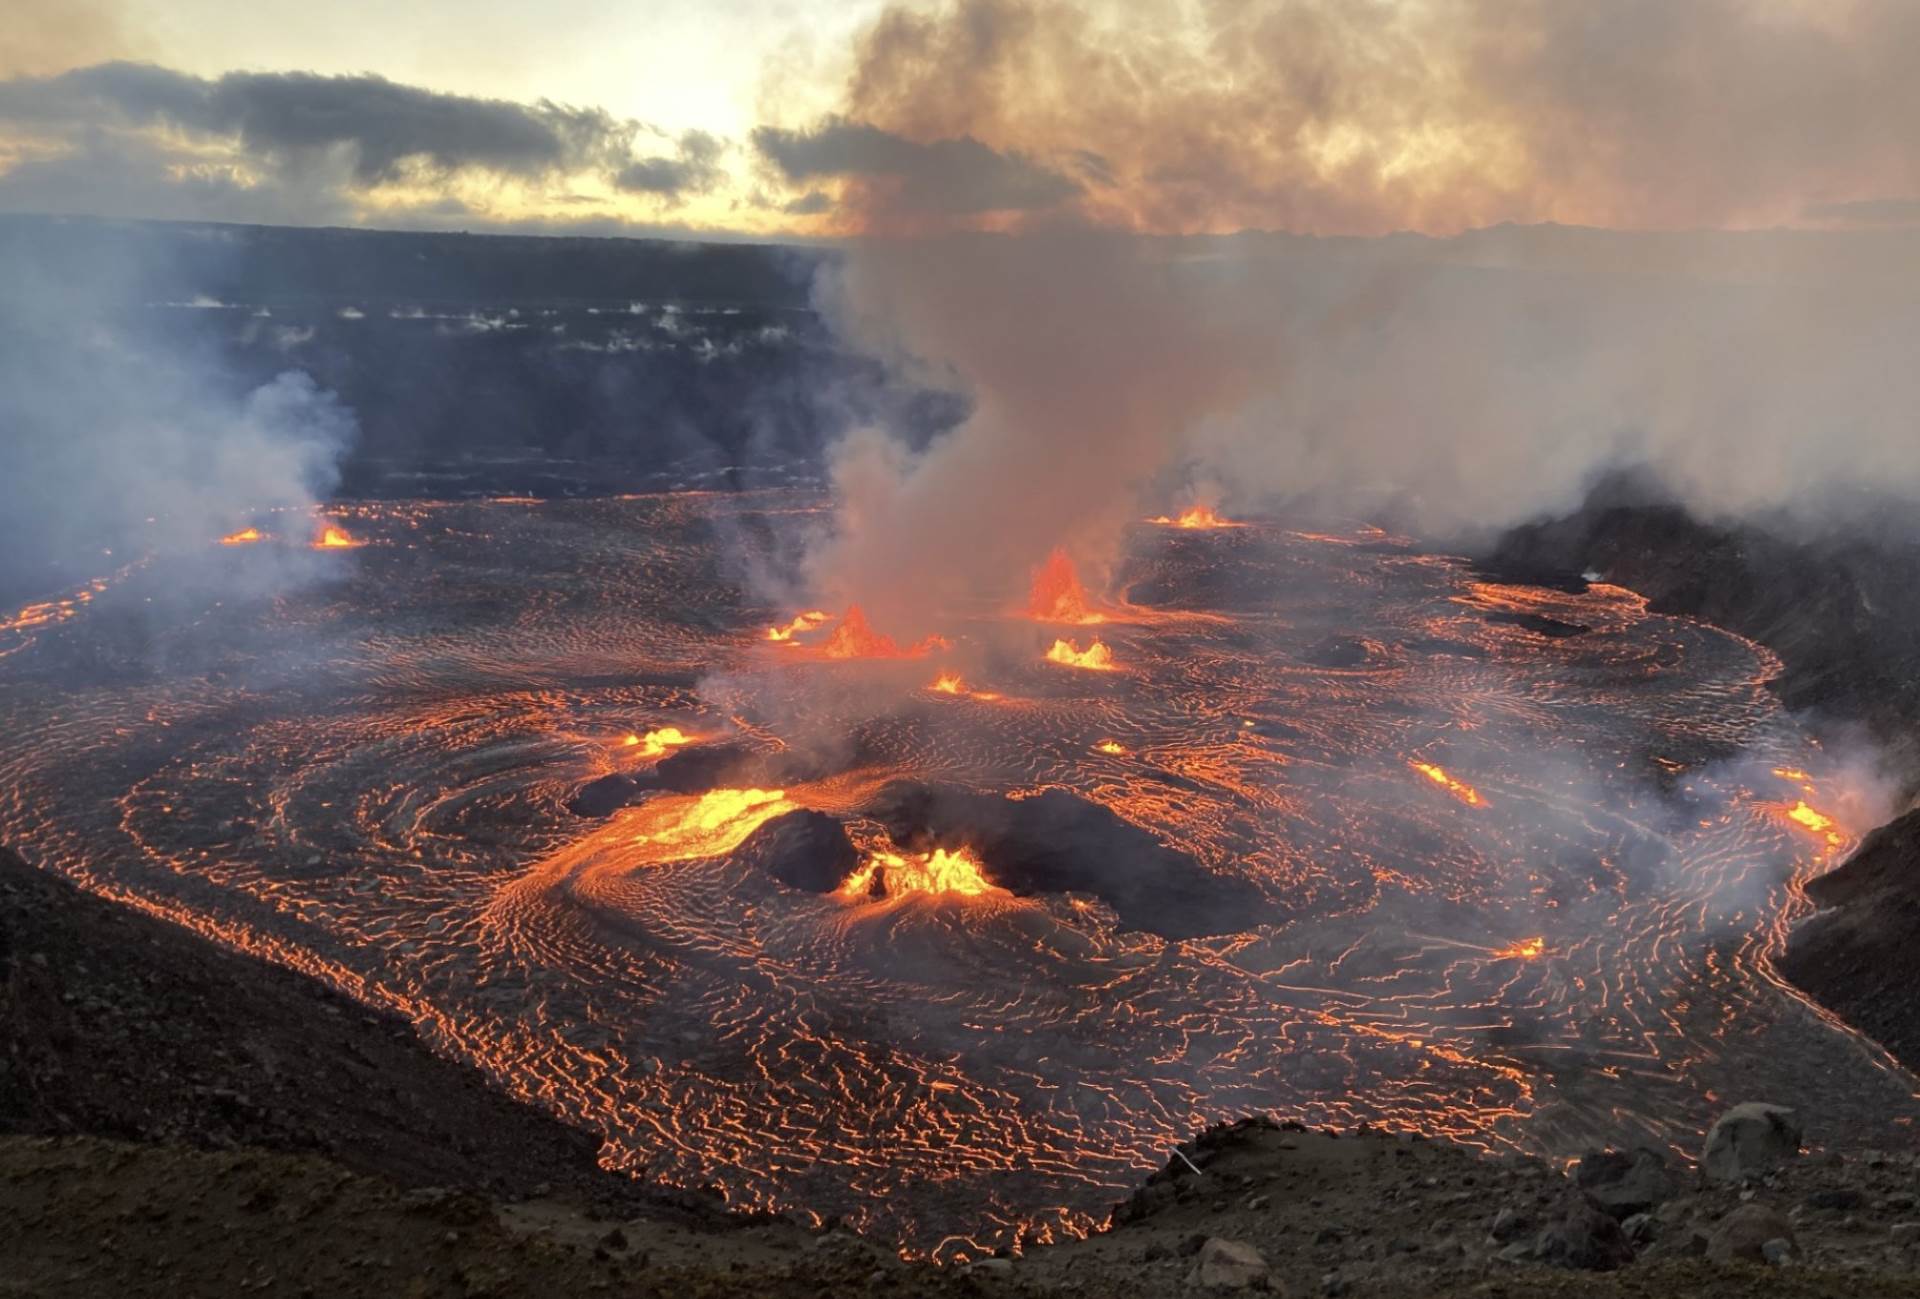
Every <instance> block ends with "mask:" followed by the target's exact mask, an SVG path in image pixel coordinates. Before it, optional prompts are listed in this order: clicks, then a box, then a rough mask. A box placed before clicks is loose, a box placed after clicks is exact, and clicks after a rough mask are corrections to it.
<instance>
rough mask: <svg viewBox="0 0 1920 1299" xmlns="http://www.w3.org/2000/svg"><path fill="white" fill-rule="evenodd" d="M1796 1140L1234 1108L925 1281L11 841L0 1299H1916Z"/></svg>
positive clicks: (1817, 1136) (1894, 1223)
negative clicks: (1707, 1167) (1529, 1148)
mask: <svg viewBox="0 0 1920 1299" xmlns="http://www.w3.org/2000/svg"><path fill="white" fill-rule="evenodd" d="M1806 1117H1807V1119H1808V1120H1809V1123H1810V1126H1811V1128H1812V1130H1811V1131H1810V1132H1809V1134H1808V1136H1809V1139H1810V1140H1812V1141H1813V1142H1815V1143H1831V1142H1833V1141H1835V1140H1837V1139H1838V1137H1839V1135H1840V1134H1828V1133H1822V1132H1821V1131H1820V1130H1819V1127H1818V1116H1806ZM1798 1122H1799V1120H1798V1119H1775V1118H1773V1117H1770V1116H1764V1115H1762V1116H1760V1117H1759V1118H1752V1117H1751V1116H1750V1121H1748V1122H1746V1123H1745V1125H1744V1126H1741V1125H1736V1127H1737V1128H1738V1131H1737V1132H1736V1133H1735V1134H1734V1135H1732V1136H1728V1137H1726V1138H1725V1139H1724V1140H1722V1141H1721V1142H1720V1145H1721V1146H1722V1147H1724V1148H1725V1150H1724V1151H1723V1154H1724V1153H1725V1152H1732V1155H1733V1157H1734V1163H1733V1165H1732V1171H1731V1172H1730V1173H1728V1174H1727V1175H1725V1176H1723V1177H1721V1178H1720V1179H1719V1180H1707V1179H1706V1178H1705V1177H1704V1176H1703V1175H1702V1174H1700V1173H1697V1172H1696V1171H1694V1170H1693V1169H1691V1168H1688V1167H1684V1166H1682V1165H1680V1164H1678V1163H1676V1162H1675V1161H1673V1160H1671V1159H1670V1158H1668V1157H1666V1156H1662V1155H1656V1154H1652V1153H1649V1152H1640V1153H1634V1154H1625V1155H1609V1156H1602V1157H1596V1158H1593V1159H1590V1160H1588V1161H1586V1162H1585V1163H1584V1164H1582V1165H1581V1166H1580V1167H1579V1168H1577V1169H1575V1170H1573V1172H1572V1174H1571V1176H1570V1175H1569V1174H1568V1173H1567V1172H1565V1171H1563V1170H1560V1169H1557V1168H1553V1167H1550V1166H1548V1165H1545V1164H1543V1163H1540V1162H1539V1161H1535V1160H1528V1159H1521V1158H1514V1157H1506V1158H1495V1157H1492V1156H1489V1155H1487V1154H1485V1153H1483V1152H1479V1151H1475V1150H1471V1149H1467V1148H1465V1147H1460V1146H1455V1145H1451V1144H1448V1143H1445V1142H1439V1141H1427V1140H1422V1139H1419V1138H1417V1137H1413V1136H1410V1135H1402V1134H1392V1133H1385V1132H1359V1133H1344V1134H1335V1133H1331V1132H1309V1131H1305V1130H1303V1129H1300V1128H1298V1127H1289V1126H1286V1125H1283V1124H1280V1123H1276V1122H1274V1121H1271V1120H1266V1119H1255V1120H1249V1121H1246V1122H1243V1123H1239V1124H1234V1125H1228V1126H1224V1127H1220V1128H1216V1129H1214V1130H1212V1131H1210V1132H1207V1133H1205V1134H1202V1135H1201V1136H1199V1137H1197V1138H1196V1139H1195V1140H1193V1141H1191V1142H1189V1143H1187V1144H1186V1145H1184V1146H1183V1147H1181V1148H1180V1149H1179V1150H1178V1151H1173V1152H1170V1153H1169V1155H1168V1160H1167V1164H1166V1167H1164V1168H1163V1169H1162V1170H1161V1171H1160V1172H1158V1173H1156V1174H1154V1175H1153V1176H1152V1177H1151V1178H1149V1179H1148V1180H1147V1181H1146V1182H1145V1184H1144V1185H1143V1186H1142V1187H1141V1188H1140V1189H1139V1191H1138V1192H1137V1193H1136V1194H1135V1195H1134V1196H1133V1197H1132V1198H1131V1199H1130V1200H1129V1201H1128V1202H1126V1203H1125V1204H1122V1205H1120V1206H1118V1207H1117V1208H1116V1209H1115V1211H1114V1215H1113V1219H1112V1222H1111V1224H1110V1229H1109V1230H1107V1231H1105V1232H1103V1233H1100V1234H1097V1235H1095V1236H1094V1237H1092V1238H1090V1239H1088V1240H1085V1241H1068V1242H1064V1243H1061V1244H1057V1245H1053V1246H1046V1247H1039V1248H1035V1249H1032V1250H1029V1251H1027V1252H1026V1254H1024V1255H1023V1256H1021V1257H1018V1258H1001V1259H985V1260H979V1261H976V1262H974V1263H972V1264H971V1265H969V1266H966V1267H960V1268H948V1269H944V1270H937V1269H934V1268H931V1267H928V1266H924V1265H920V1264H915V1263H910V1262H905V1261H902V1260H900V1259H898V1258H897V1257H895V1256H893V1254H892V1253H891V1252H890V1251H889V1250H888V1249H887V1248H885V1247H884V1246H883V1245H882V1244H880V1243H877V1242H872V1241H866V1240H861V1239H858V1238H856V1237H853V1236H850V1235H848V1234H847V1233H845V1232H841V1231H837V1230H821V1229H818V1228H815V1227H813V1226H812V1225H810V1224H809V1225H802V1224H801V1223H800V1222H797V1221H789V1220H784V1219H772V1220H759V1221H748V1220H743V1219H739V1218H731V1217H727V1216H725V1215H724V1214H722V1213H720V1212H718V1210H717V1207H716V1206H715V1205H713V1204H712V1203H711V1202H709V1201H706V1200H704V1199H702V1198H701V1197H698V1196H689V1195H685V1194H679V1193H660V1192H653V1191H649V1190H648V1189H647V1188H644V1187H641V1186H638V1185H636V1184H635V1183H633V1182H630V1181H627V1180H625V1179H623V1178H619V1177H616V1176H614V1175H611V1174H607V1173H604V1172H602V1171H601V1170H600V1169H598V1168H597V1167H596V1166H595V1165H594V1163H593V1160H592V1158H591V1155H592V1149H591V1141H590V1139H588V1138H586V1137H585V1136H584V1135H583V1134H580V1133H577V1132H575V1131H573V1130H572V1129H569V1128H566V1127H564V1126H561V1125H559V1124H556V1123H555V1122H553V1121H552V1120H550V1119H548V1118H546V1117H544V1116H542V1115H540V1114H538V1113H535V1112H533V1111H532V1110H530V1109H527V1108H524V1107H522V1106H520V1105H518V1104H517V1103H515V1102H513V1101H512V1100H509V1099H507V1098H506V1097H504V1096H501V1095H499V1094H498V1093H496V1092H494V1091H493V1090H492V1089H490V1088H489V1087H488V1086H487V1085H486V1084H485V1082H484V1081H483V1080H482V1079H481V1078H480V1077H479V1075H477V1074H475V1073H474V1072H473V1071H471V1070H469V1069H466V1068H464V1067H463V1066H459V1065H455V1064H451V1063H449V1062H447V1061H444V1060H441V1059H439V1058H437V1057H435V1056H433V1055H432V1054H431V1053H430V1052H429V1051H427V1050H426V1049H425V1047H424V1046H423V1045H422V1044H421V1043H420V1042H419V1041H418V1039H417V1038H415V1037H414V1035H413V1034H412V1032H411V1031H410V1030H409V1029H408V1028H407V1027H406V1026H405V1025H404V1024H401V1023H399V1022H397V1021H393V1020H390V1019H387V1018H384V1017H381V1016H378V1015H373V1014H370V1013H368V1012H367V1011H366V1010H364V1009H363V1008H361V1007H358V1006H356V1005H353V1004H351V1003H348V1002H344V1001H341V1000H340V999H338V998H336V997H334V996H333V995H332V994H330V993H328V992H327V991H326V990H325V989H323V988H320V987H319V986H317V985H315V984H313V983H311V982H309V981H307V980H305V979H304V978H302V977H300V976H298V975H295V974H293V973H291V972H288V971H285V970H281V969H277V968H272V967H268V966H264V965H261V964H259V963H257V962H255V961H253V960H251V959H250V958H247V957H244V956H240V955H237V954H234V953H230V952H225V951H222V950H219V949H216V948H213V947H210V946H208V945H206V944H204V943H203V942H201V941H200V940H199V939H198V938H196V937H194V936H193V935H191V934H188V933H185V932H183V931H179V930H176V929H173V928H172V927H170V926H168V925H166V924H164V923H161V922H159V921H156V920H153V919H151V918H149V917H146V916H143V915H140V914H137V913H134V912H131V911H128V910H125V909H123V908H120V907H118V906H115V905H113V904H110V903H107V902H104V901H102V900H100V899H97V898H93V897H89V896H87V895H84V894H81V893H79V892H78V891H76V890H74V889H73V888H71V887H70V886H68V885H66V884H65V883H63V882H61V881H59V880H56V879H54V878H52V877H50V876H47V875H45V874H43V873H41V872H39V871H37V870H35V869H34V868H32V867H31V866H29V865H27V864H26V863H24V862H22V861H21V860H20V859H19V858H17V857H14V856H12V855H11V854H4V853H0V1131H4V1133H5V1134H6V1135H0V1241H4V1242H5V1243H6V1244H5V1249H4V1251H0V1253H4V1257H5V1264H6V1266H5V1268H4V1270H3V1271H0V1293H5V1294H17V1295H49V1296H55V1295H58V1296H65V1295H74V1296H81V1295H87V1296H91V1295H98V1294H103V1293H114V1294H170V1295H229V1294H242V1293H263V1294H282V1295H308V1294H311V1295H343V1296H375V1295H420V1296H439V1295H557V1294H609V1295H710V1296H736V1295H737V1296H753V1297H754V1299H762V1297H766V1299H785V1297H786V1296H801V1295H805V1296H814V1295H843V1294H877V1295H915V1294H961V1295H972V1294H1004V1295H1040V1294H1051V1295H1089V1296H1101V1295H1187V1294H1194V1293H1204V1292H1209V1291H1220V1292H1232V1291H1236V1290H1237V1291H1242V1292H1250V1293H1275V1292H1285V1293H1291V1294H1294V1295H1318V1294H1325V1295H1340V1294H1351V1295H1356V1296H1373V1295H1379V1296H1387V1295H1396V1296H1397V1295H1415V1294H1418V1295H1495V1294H1503V1295H1524V1294H1579V1295H1589V1294H1591V1295H1623V1296H1625V1295H1634V1296H1639V1295H1645V1296H1652V1295H1667V1294H1679V1293H1694V1294H1717V1295H1736V1294H1755V1293H1758V1294H1769V1295H1807V1296H1815V1295H1820V1296H1828V1295H1835V1296H1837V1295H1841V1294H1846V1295H1850V1296H1873V1295H1896V1294H1897V1295H1907V1294H1913V1295H1920V1274H1916V1273H1915V1271H1914V1268H1915V1267H1916V1265H1920V1253H1916V1249H1915V1245H1916V1242H1920V1206H1917V1205H1916V1198H1915V1196H1916V1190H1920V1183H1917V1181H1916V1179H1917V1177H1920V1168H1917V1167H1916V1165H1915V1162H1914V1160H1913V1159H1912V1157H1910V1156H1906V1155H1892V1154H1873V1153H1870V1152H1856V1153H1849V1154H1847V1155H1846V1156H1844V1157H1843V1156H1840V1155H1836V1154H1824V1155H1810V1154H1798V1153H1795V1152H1794V1151H1795V1147H1797V1146H1798V1144H1799V1141H1798V1135H1797V1133H1795V1132H1793V1130H1792V1129H1793V1125H1794V1124H1797V1123H1798ZM1721 1162H1722V1163H1724V1162H1725V1161H1724V1159H1722V1161H1721ZM1721 1171H1723V1172H1726V1170H1724V1169H1722V1170H1721Z"/></svg>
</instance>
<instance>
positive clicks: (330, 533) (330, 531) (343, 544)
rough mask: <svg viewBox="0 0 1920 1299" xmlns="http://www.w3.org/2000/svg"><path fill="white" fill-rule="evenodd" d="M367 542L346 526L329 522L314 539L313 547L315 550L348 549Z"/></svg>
mask: <svg viewBox="0 0 1920 1299" xmlns="http://www.w3.org/2000/svg"><path fill="white" fill-rule="evenodd" d="M366 544H367V543H366V542H364V541H361V540H360V539H358V538H357V537H355V536H354V535H353V534H352V533H350V532H348V531H347V530H346V529H345V528H342V527H339V526H337V525H335V524H328V525H327V526H326V527H324V528H322V529H321V530H320V535H319V536H317V537H315V538H314V539H313V548H314V549H315V550H347V549H351V548H352V547H354V546H364V545H366Z"/></svg>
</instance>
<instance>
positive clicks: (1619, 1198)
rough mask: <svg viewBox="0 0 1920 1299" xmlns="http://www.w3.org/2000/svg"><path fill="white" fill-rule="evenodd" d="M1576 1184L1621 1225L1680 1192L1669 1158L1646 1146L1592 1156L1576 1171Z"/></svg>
mask: <svg viewBox="0 0 1920 1299" xmlns="http://www.w3.org/2000/svg"><path fill="white" fill-rule="evenodd" d="M1573 1184H1574V1185H1575V1186H1578V1187H1579V1188H1580V1189H1581V1190H1583V1191H1585V1192H1586V1193H1587V1194H1588V1195H1589V1196H1591V1197H1592V1199H1593V1202H1594V1203H1595V1204H1598V1205H1599V1206H1600V1207H1601V1208H1602V1209H1605V1210H1606V1211H1607V1212H1608V1213H1610V1214H1612V1215H1613V1216H1614V1218H1615V1219H1616V1220H1618V1221H1621V1222H1624V1221H1626V1220H1627V1219H1628V1218H1631V1217H1632V1216H1633V1215H1634V1214H1636V1213H1648V1212H1651V1211H1652V1210H1653V1209H1654V1208H1655V1207H1656V1206H1658V1205H1660V1204H1662V1203H1664V1202H1665V1201H1667V1200H1669V1199H1671V1198H1672V1197H1673V1196H1674V1194H1675V1193H1676V1192H1677V1191H1678V1190H1679V1189H1680V1182H1679V1179H1678V1178H1677V1177H1675V1176H1674V1172H1673V1169H1672V1167H1671V1166H1670V1165H1669V1164H1668V1163H1667V1159H1666V1156H1665V1155H1662V1154H1661V1153H1660V1152H1659V1151H1657V1150H1650V1149H1648V1148H1647V1147H1645V1146H1640V1147H1637V1148H1635V1149H1633V1150H1595V1151H1590V1152H1588V1153H1587V1154H1586V1155H1585V1156H1583V1157H1582V1158H1581V1160H1580V1163H1579V1164H1578V1166H1576V1167H1575V1169H1574V1172H1573Z"/></svg>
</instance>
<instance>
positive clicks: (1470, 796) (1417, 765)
mask: <svg viewBox="0 0 1920 1299" xmlns="http://www.w3.org/2000/svg"><path fill="white" fill-rule="evenodd" d="M1407 765H1408V766H1410V767H1412V768H1413V769H1414V770H1415V771H1417V772H1419V773H1420V774H1421V775H1423V776H1425V777H1426V778H1427V779H1428V780H1431V781H1432V782H1433V783H1434V784H1436V785H1439V786H1440V787H1441V788H1443V789H1445V790H1446V791H1447V792H1448V793H1449V794H1452V795H1453V796H1454V797H1455V798H1457V799H1459V800H1460V801H1461V802H1462V803H1465V804H1466V805H1467V806H1468V807H1485V806H1486V805H1487V800H1486V799H1484V798H1482V797H1481V796H1480V791H1479V790H1477V789H1475V788H1474V787H1473V786H1472V785H1468V784H1465V783H1464V782H1462V781H1458V780H1455V779H1454V778H1453V777H1452V776H1450V775H1448V774H1447V771H1446V768H1444V767H1436V766H1434V765H1433V764H1432V763H1430V762H1411V763H1408V764H1407Z"/></svg>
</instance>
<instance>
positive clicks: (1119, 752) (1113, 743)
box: [1093, 740, 1127, 758]
mask: <svg viewBox="0 0 1920 1299" xmlns="http://www.w3.org/2000/svg"><path fill="white" fill-rule="evenodd" d="M1093 747H1094V748H1095V749H1097V750H1098V751H1100V752H1101V753H1108V754H1112V755H1113V756H1114V757H1116V758H1118V757H1124V756H1125V754H1126V752H1127V746H1126V745H1124V744H1122V743H1120V741H1118V740H1102V741H1100V743H1098V744H1096V745H1094V746H1093Z"/></svg>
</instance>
